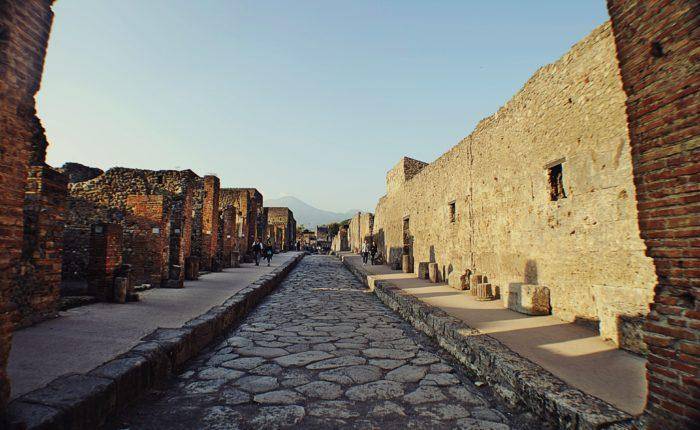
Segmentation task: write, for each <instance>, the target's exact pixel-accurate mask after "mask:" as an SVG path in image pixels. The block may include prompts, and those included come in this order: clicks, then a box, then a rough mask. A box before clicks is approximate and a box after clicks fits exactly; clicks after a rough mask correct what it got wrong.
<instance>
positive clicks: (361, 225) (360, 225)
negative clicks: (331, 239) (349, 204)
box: [348, 212, 374, 252]
mask: <svg viewBox="0 0 700 430" xmlns="http://www.w3.org/2000/svg"><path fill="white" fill-rule="evenodd" d="M373 225H374V215H373V214H371V213H361V212H358V213H357V215H355V216H354V217H352V218H351V219H350V225H349V226H348V245H349V246H350V250H351V251H352V252H360V251H361V250H362V243H363V242H364V241H365V240H367V239H369V238H371V237H372V227H373Z"/></svg>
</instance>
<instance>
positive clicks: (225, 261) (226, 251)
mask: <svg viewBox="0 0 700 430" xmlns="http://www.w3.org/2000/svg"><path fill="white" fill-rule="evenodd" d="M219 213H220V220H219V230H220V232H221V234H220V235H219V240H220V242H219V243H220V249H221V258H220V259H221V263H222V268H228V267H231V253H232V252H233V251H235V246H236V208H234V207H233V206H228V207H226V208H224V209H222V210H221V211H220V212H219Z"/></svg>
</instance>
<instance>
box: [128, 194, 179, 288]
mask: <svg viewBox="0 0 700 430" xmlns="http://www.w3.org/2000/svg"><path fill="white" fill-rule="evenodd" d="M126 207H127V209H128V211H129V216H128V218H127V223H126V228H125V230H124V263H125V264H129V265H130V266H131V275H132V276H131V279H132V280H133V282H134V285H139V284H150V285H151V286H154V287H160V286H161V285H162V284H163V281H165V280H167V279H168V261H169V252H170V247H169V234H170V212H169V210H168V205H167V201H166V199H165V197H164V196H162V195H130V196H128V197H127V200H126Z"/></svg>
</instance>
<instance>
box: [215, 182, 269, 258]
mask: <svg viewBox="0 0 700 430" xmlns="http://www.w3.org/2000/svg"><path fill="white" fill-rule="evenodd" d="M220 199H221V200H222V202H224V203H225V204H229V203H230V204H232V205H233V206H235V207H236V209H237V212H238V216H240V225H241V228H240V230H241V236H242V237H239V243H238V248H239V251H240V252H241V254H244V253H247V252H248V251H249V250H250V246H251V245H252V243H253V240H254V239H256V238H257V239H260V238H262V237H263V236H264V235H265V226H264V225H263V223H262V220H263V218H264V213H263V196H262V194H260V192H258V190H256V189H255V188H222V189H221V194H220ZM222 204H223V203H222Z"/></svg>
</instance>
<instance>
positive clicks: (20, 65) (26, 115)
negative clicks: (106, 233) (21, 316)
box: [0, 0, 53, 413]
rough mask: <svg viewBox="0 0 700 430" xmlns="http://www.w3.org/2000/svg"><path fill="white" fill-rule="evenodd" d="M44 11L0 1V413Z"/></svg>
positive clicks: (21, 1) (37, 2)
mask: <svg viewBox="0 0 700 430" xmlns="http://www.w3.org/2000/svg"><path fill="white" fill-rule="evenodd" d="M50 6H51V1H48V0H3V1H0V413H1V412H2V410H3V409H4V407H5V404H6V402H7V399H8V396H9V393H10V385H9V381H8V379H7V373H6V372H5V369H6V365H7V357H8V355H9V352H10V345H11V339H12V322H11V318H12V315H13V314H15V312H16V305H15V304H14V303H13V302H12V300H11V297H12V292H13V291H14V289H15V288H16V286H17V281H18V276H19V268H20V267H21V265H20V260H21V253H22V239H23V218H24V214H23V209H22V208H23V205H24V197H25V195H24V191H25V188H26V183H27V173H28V167H29V164H30V160H32V159H34V160H38V159H40V158H41V154H42V153H43V151H42V150H39V151H37V149H38V148H36V143H41V142H42V141H41V140H37V134H41V133H42V130H41V125H40V123H39V120H38V119H37V118H36V110H35V106H34V95H35V94H36V93H37V91H38V90H39V84H40V82H41V74H42V70H43V67H44V57H45V54H46V46H47V42H48V38H49V32H50V29H51V22H52V19H53V13H52V12H51V8H50ZM39 149H40V148H39ZM40 161H43V158H41V160H40Z"/></svg>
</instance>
